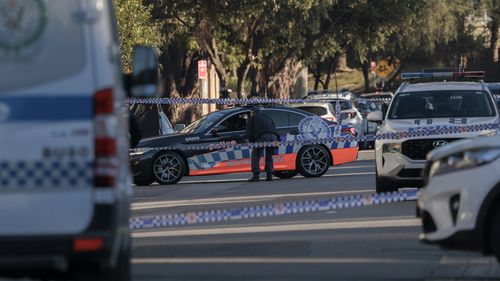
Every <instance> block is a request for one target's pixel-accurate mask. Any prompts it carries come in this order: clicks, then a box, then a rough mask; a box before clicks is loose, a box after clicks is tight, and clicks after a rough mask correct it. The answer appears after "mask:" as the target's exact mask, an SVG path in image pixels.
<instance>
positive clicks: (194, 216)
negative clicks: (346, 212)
mask: <svg viewBox="0 0 500 281" xmlns="http://www.w3.org/2000/svg"><path fill="white" fill-rule="evenodd" d="M418 194H419V191H418V190H409V191H398V192H388V193H379V194H377V193H372V194H359V195H349V196H343V197H334V198H325V199H311V200H305V201H293V202H281V203H274V204H264V205H258V206H249V207H238V208H230V209H219V210H209V211H196V212H186V213H178V214H165V215H156V216H142V217H134V218H131V219H130V229H132V230H138V229H152V228H168V227H173V226H183V225H194V224H203V223H211V222H224V221H237V220H244V219H253V218H262V217H277V216H287V215H294V214H304V213H312V212H324V211H331V210H337V209H345V208H355V207H366V206H373V205H382V204H387V203H396V202H405V201H414V200H417V198H418Z"/></svg>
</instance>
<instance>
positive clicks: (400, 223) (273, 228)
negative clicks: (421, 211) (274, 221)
mask: <svg viewBox="0 0 500 281" xmlns="http://www.w3.org/2000/svg"><path fill="white" fill-rule="evenodd" d="M420 225H421V221H420V220H419V219H413V218H412V219H392V220H391V219H388V220H387V219H386V220H371V221H349V222H329V223H304V224H285V225H260V226H243V227H242V226H238V227H220V228H205V229H180V230H166V231H149V232H133V233H132V237H133V238H154V237H178V236H203V235H226V234H247V233H269V232H292V231H311V230H338V229H370V228H384V227H411V226H420Z"/></svg>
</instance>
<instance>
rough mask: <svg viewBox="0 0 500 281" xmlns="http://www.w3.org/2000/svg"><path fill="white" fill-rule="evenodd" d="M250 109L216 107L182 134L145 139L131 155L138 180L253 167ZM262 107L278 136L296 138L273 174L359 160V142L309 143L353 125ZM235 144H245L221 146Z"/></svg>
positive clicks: (170, 180)
mask: <svg viewBox="0 0 500 281" xmlns="http://www.w3.org/2000/svg"><path fill="white" fill-rule="evenodd" d="M250 112H251V108H250V107H236V108H231V109H226V110H221V111H217V112H213V113H210V114H208V115H205V116H204V117H202V118H201V119H199V120H197V121H195V122H193V123H192V124H190V125H189V126H187V127H186V128H185V129H183V130H182V131H180V133H178V134H174V135H170V136H161V137H156V138H148V139H143V140H142V141H141V142H140V143H139V145H138V148H137V149H135V150H133V151H132V152H131V154H130V161H131V166H132V171H133V174H134V182H135V184H136V185H140V186H143V185H150V184H151V183H153V182H158V183H159V184H162V185H166V184H175V183H177V182H178V181H180V180H181V179H182V177H184V176H201V175H216V174H226V173H238V172H249V171H250V170H251V169H250V152H251V149H250V148H249V147H248V146H245V145H244V144H247V143H248V139H247V136H246V123H247V119H248V117H249V116H250ZM261 112H262V113H264V114H268V115H269V116H270V117H271V118H272V119H273V121H274V123H275V125H276V127H277V131H278V133H279V135H280V141H295V142H296V143H290V144H287V145H279V146H278V147H277V148H276V149H275V155H274V156H273V158H274V170H275V173H274V175H275V176H277V177H279V178H291V177H294V176H295V175H297V174H298V173H300V174H301V175H303V176H305V177H320V176H322V175H323V174H325V173H326V172H327V171H328V168H329V167H330V166H331V165H340V164H343V163H347V162H351V161H355V160H356V157H357V152H358V144H357V142H356V141H342V142H334V141H331V142H326V143H324V144H307V141H308V140H311V139H326V138H332V137H334V136H341V135H344V136H353V135H354V134H355V130H354V129H353V128H350V127H349V126H342V125H337V124H335V123H332V122H328V123H327V121H325V120H323V119H322V118H320V117H319V116H316V115H314V114H311V113H308V112H305V111H302V110H298V109H295V108H290V107H281V106H269V107H263V108H262V109H261ZM303 143H305V144H303ZM235 144H241V145H243V146H234V147H229V148H223V147H218V146H220V145H229V146H231V145H235ZM263 164H264V163H263V162H261V166H263ZM262 168H263V167H262Z"/></svg>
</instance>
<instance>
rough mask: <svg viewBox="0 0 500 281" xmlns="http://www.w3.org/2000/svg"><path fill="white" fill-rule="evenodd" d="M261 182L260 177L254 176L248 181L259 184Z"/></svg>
mask: <svg viewBox="0 0 500 281" xmlns="http://www.w3.org/2000/svg"><path fill="white" fill-rule="evenodd" d="M258 181H260V178H259V177H258V176H253V177H251V178H249V179H248V182H258Z"/></svg>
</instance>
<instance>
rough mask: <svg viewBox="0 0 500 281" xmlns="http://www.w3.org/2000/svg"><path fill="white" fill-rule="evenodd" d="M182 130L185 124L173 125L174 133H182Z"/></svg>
mask: <svg viewBox="0 0 500 281" xmlns="http://www.w3.org/2000/svg"><path fill="white" fill-rule="evenodd" d="M184 128H186V125H185V124H175V125H174V130H175V131H176V132H179V131H182V130H183V129H184Z"/></svg>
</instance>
